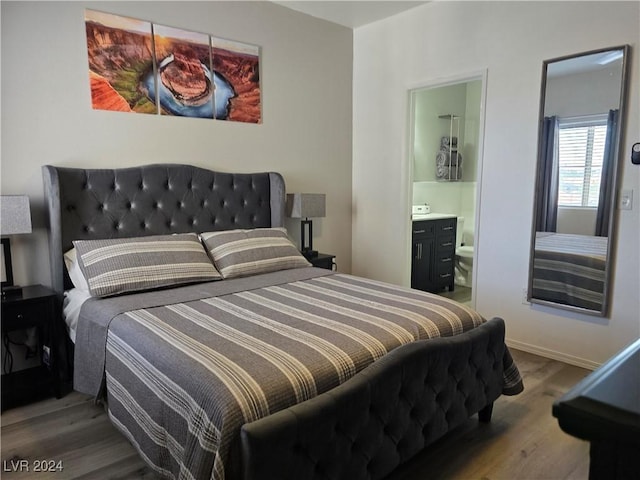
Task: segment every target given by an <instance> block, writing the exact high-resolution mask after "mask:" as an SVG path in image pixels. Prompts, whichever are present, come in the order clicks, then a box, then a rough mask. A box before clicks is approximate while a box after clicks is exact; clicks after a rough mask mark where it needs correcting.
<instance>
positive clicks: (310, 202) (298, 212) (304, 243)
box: [287, 193, 325, 258]
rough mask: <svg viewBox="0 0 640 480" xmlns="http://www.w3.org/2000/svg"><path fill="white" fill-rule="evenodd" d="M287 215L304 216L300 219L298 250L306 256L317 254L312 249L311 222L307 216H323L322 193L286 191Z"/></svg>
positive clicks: (315, 255) (323, 202)
mask: <svg viewBox="0 0 640 480" xmlns="http://www.w3.org/2000/svg"><path fill="white" fill-rule="evenodd" d="M287 216H289V217H291V218H304V220H301V221H300V252H301V253H302V254H303V255H304V256H305V257H307V258H314V257H317V256H318V251H317V250H314V249H313V224H312V222H311V220H309V218H314V217H315V218H321V217H324V216H325V194H324V193H288V194H287Z"/></svg>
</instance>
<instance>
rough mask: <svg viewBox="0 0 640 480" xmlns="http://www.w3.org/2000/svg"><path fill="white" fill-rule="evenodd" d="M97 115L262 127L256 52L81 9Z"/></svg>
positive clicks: (257, 49)
mask: <svg viewBox="0 0 640 480" xmlns="http://www.w3.org/2000/svg"><path fill="white" fill-rule="evenodd" d="M85 29H86V34H87V55H88V58H89V84H90V89H91V104H92V107H93V108H94V109H97V110H112V111H122V112H138V113H153V114H158V113H159V114H161V115H168V116H176V117H191V118H208V119H217V120H229V121H235V122H245V123H262V98H261V91H260V47H258V46H255V45H249V44H246V43H241V42H236V41H232V40H223V39H220V38H216V37H212V36H210V35H208V34H204V33H198V32H192V31H188V30H183V29H179V28H175V27H169V26H165V25H158V24H155V23H154V24H152V23H150V22H146V21H142V20H137V19H134V18H129V17H121V16H118V15H112V14H109V13H104V12H98V11H95V10H86V11H85Z"/></svg>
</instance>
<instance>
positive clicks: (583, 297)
mask: <svg viewBox="0 0 640 480" xmlns="http://www.w3.org/2000/svg"><path fill="white" fill-rule="evenodd" d="M607 240H608V239H607V238H606V237H593V236H585V235H573V234H563V233H549V232H537V233H536V244H535V255H534V260H533V296H534V297H535V298H538V299H541V300H549V301H552V302H560V303H564V304H566V305H572V306H575V307H581V308H588V309H590V310H601V309H602V302H603V300H604V282H605V267H606V261H605V260H606V255H607V245H608V241H607Z"/></svg>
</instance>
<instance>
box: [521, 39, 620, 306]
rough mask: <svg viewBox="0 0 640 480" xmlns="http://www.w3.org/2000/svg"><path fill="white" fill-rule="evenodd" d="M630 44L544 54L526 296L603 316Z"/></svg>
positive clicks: (607, 296)
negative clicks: (560, 54)
mask: <svg viewBox="0 0 640 480" xmlns="http://www.w3.org/2000/svg"><path fill="white" fill-rule="evenodd" d="M628 59H629V46H628V45H625V46H620V47H613V48H606V49H601V50H594V51H590V52H586V53H581V54H578V55H571V56H566V57H562V58H556V59H552V60H547V61H545V62H543V66H542V92H541V96H540V119H539V137H538V165H537V178H536V189H535V199H534V212H533V214H534V217H533V228H532V238H531V255H530V264H529V289H528V299H529V300H530V301H531V302H533V303H539V304H546V305H552V306H556V307H559V308H564V309H569V310H575V311H580V312H583V313H587V314H591V315H599V316H607V312H608V307H609V297H610V284H611V280H610V278H611V269H612V250H613V246H614V245H615V242H614V238H613V236H614V233H615V225H614V224H615V215H614V214H615V208H616V205H615V202H616V189H617V180H616V179H617V171H618V167H619V163H620V148H619V147H620V136H621V132H622V130H623V120H624V112H623V110H624V107H625V98H626V88H625V86H626V83H627V82H626V77H627V70H628V66H627V64H628Z"/></svg>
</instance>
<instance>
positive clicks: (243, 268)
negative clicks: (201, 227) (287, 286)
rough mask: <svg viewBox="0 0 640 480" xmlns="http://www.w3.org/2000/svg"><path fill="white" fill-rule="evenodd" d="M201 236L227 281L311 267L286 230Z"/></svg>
mask: <svg viewBox="0 0 640 480" xmlns="http://www.w3.org/2000/svg"><path fill="white" fill-rule="evenodd" d="M200 237H201V238H202V241H203V242H204V244H205V247H206V248H207V250H208V252H209V255H210V256H211V258H212V259H213V262H214V263H215V265H216V268H217V269H218V270H219V271H220V273H221V274H222V277H223V278H225V279H226V278H234V277H244V276H247V275H256V274H258V273H267V272H275V271H277V270H286V269H289V268H300V267H309V266H311V264H310V263H309V262H308V261H307V260H306V259H305V258H304V257H303V256H302V255H301V254H300V252H299V251H298V249H296V247H295V246H294V245H293V244H292V243H291V241H290V240H289V237H288V236H287V231H286V230H285V229H284V228H256V229H253V230H227V231H223V232H209V233H202V234H201V235H200Z"/></svg>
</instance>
